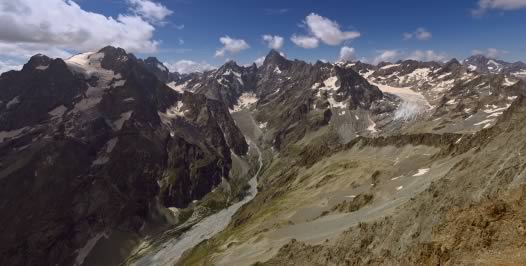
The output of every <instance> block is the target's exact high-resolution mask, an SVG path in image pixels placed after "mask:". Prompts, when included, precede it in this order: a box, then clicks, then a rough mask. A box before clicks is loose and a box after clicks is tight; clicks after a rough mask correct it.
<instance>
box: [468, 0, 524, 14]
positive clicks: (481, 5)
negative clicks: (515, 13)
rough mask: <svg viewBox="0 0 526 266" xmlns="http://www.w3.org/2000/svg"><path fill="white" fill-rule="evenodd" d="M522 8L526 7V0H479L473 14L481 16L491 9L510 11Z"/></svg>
mask: <svg viewBox="0 0 526 266" xmlns="http://www.w3.org/2000/svg"><path fill="white" fill-rule="evenodd" d="M522 8H526V0H479V1H478V4H477V7H476V8H475V9H473V10H472V14H473V15H475V16H480V15H483V14H484V13H486V11H488V10H490V9H496V10H504V11H509V10H517V9H522Z"/></svg>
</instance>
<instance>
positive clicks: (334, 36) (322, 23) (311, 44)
mask: <svg viewBox="0 0 526 266" xmlns="http://www.w3.org/2000/svg"><path fill="white" fill-rule="evenodd" d="M303 24H304V26H305V27H306V28H307V30H308V32H309V34H308V35H296V34H294V35H292V37H291V41H292V42H293V43H295V44H296V45H297V46H299V47H302V48H316V47H318V45H319V42H320V41H321V42H323V43H325V44H327V45H333V46H335V45H340V44H341V43H342V42H344V41H347V40H351V39H355V38H358V37H360V33H359V32H357V31H342V30H341V29H340V25H339V24H338V23H337V22H336V21H332V20H330V19H328V18H326V17H322V16H320V15H318V14H315V13H310V14H309V15H308V16H307V17H306V18H305V21H304V22H303Z"/></svg>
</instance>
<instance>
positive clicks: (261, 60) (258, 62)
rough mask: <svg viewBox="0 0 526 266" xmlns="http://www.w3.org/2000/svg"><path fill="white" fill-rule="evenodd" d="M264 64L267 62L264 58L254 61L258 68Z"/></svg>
mask: <svg viewBox="0 0 526 266" xmlns="http://www.w3.org/2000/svg"><path fill="white" fill-rule="evenodd" d="M263 62H265V57H264V56H262V57H259V58H257V59H256V60H254V63H256V66H258V67H259V66H261V65H263Z"/></svg>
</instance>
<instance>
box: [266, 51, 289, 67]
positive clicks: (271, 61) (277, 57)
mask: <svg viewBox="0 0 526 266" xmlns="http://www.w3.org/2000/svg"><path fill="white" fill-rule="evenodd" d="M289 64H290V61H289V60H287V59H286V58H285V57H284V56H283V55H282V54H281V53H280V52H278V51H277V50H275V49H272V50H270V52H269V53H268V54H267V56H266V57H265V61H263V66H278V67H280V68H286V67H288V66H289Z"/></svg>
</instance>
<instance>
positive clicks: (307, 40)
mask: <svg viewBox="0 0 526 266" xmlns="http://www.w3.org/2000/svg"><path fill="white" fill-rule="evenodd" d="M290 40H291V41H292V42H293V43H294V44H295V45H297V46H299V47H301V48H306V49H312V48H316V47H318V45H319V43H320V41H319V40H318V39H317V38H315V37H311V36H304V35H292V37H290Z"/></svg>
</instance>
